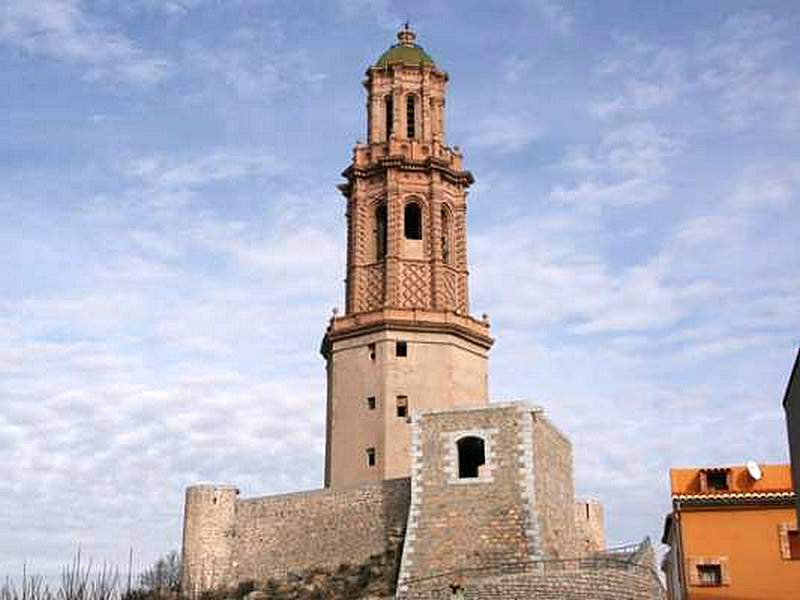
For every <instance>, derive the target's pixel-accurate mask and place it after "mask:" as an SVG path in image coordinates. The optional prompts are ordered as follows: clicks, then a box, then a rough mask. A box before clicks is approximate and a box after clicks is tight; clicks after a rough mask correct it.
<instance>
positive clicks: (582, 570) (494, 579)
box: [397, 558, 666, 600]
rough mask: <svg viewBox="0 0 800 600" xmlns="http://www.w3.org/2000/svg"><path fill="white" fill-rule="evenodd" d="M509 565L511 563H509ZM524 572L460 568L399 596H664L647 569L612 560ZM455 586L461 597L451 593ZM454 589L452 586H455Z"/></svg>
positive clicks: (433, 599) (580, 599)
mask: <svg viewBox="0 0 800 600" xmlns="http://www.w3.org/2000/svg"><path fill="white" fill-rule="evenodd" d="M509 568H511V567H509ZM524 569H525V571H524V572H520V573H514V574H507V575H490V574H486V576H481V574H480V573H475V572H473V573H469V572H464V571H462V572H459V573H452V574H447V575H440V576H436V577H435V578H431V579H429V580H422V579H421V580H419V581H415V582H408V589H407V590H405V591H404V592H403V593H402V594H398V596H397V598H398V599H399V600H452V599H453V598H458V597H461V598H464V599H465V600H473V599H475V600H478V599H480V600H493V599H497V600H501V599H502V600H523V599H524V600H665V599H666V594H665V592H664V588H663V586H662V584H661V581H660V579H659V578H658V575H657V574H656V573H655V571H654V570H653V569H651V568H649V567H646V566H643V565H638V564H633V563H628V562H623V561H616V560H613V559H591V558H589V559H566V560H553V561H540V562H537V563H535V564H534V565H531V566H525V567H524ZM453 586H458V588H460V590H461V596H459V595H457V594H454V587H453ZM458 588H455V589H458Z"/></svg>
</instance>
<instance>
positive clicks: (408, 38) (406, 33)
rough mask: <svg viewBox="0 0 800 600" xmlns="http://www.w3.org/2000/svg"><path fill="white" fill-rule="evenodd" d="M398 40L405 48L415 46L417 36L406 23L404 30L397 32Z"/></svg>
mask: <svg viewBox="0 0 800 600" xmlns="http://www.w3.org/2000/svg"><path fill="white" fill-rule="evenodd" d="M397 39H398V40H400V44H401V45H403V46H414V45H415V44H414V41H415V40H416V39H417V34H416V33H414V31H413V30H412V29H411V26H410V25H409V24H408V21H406V23H405V25H403V28H402V29H401V30H400V31H398V32H397Z"/></svg>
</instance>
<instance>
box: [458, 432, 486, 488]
mask: <svg viewBox="0 0 800 600" xmlns="http://www.w3.org/2000/svg"><path fill="white" fill-rule="evenodd" d="M456 446H457V447H458V478H459V479H476V478H478V477H480V472H481V467H482V466H483V465H485V464H486V450H485V448H484V443H483V440H482V439H481V438H479V437H475V436H468V437H465V438H461V439H460V440H458V442H456Z"/></svg>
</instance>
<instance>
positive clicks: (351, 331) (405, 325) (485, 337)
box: [320, 308, 494, 357]
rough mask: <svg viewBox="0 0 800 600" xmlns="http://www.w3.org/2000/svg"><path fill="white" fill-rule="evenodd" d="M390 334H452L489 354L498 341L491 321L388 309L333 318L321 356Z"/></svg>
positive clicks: (442, 313)
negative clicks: (340, 345)
mask: <svg viewBox="0 0 800 600" xmlns="http://www.w3.org/2000/svg"><path fill="white" fill-rule="evenodd" d="M388 330H391V331H415V332H423V333H424V332H436V333H449V334H452V335H455V336H457V337H460V338H462V339H465V340H467V341H469V342H472V343H474V344H477V345H478V346H480V347H481V348H484V349H485V350H489V349H490V348H491V347H492V344H494V338H493V337H492V336H491V335H489V321H488V319H487V318H484V319H482V320H479V319H475V318H473V317H471V316H469V315H461V314H457V313H454V312H446V311H427V310H403V309H392V308H387V309H384V310H376V311H372V312H368V313H358V314H353V315H345V316H342V317H333V318H331V320H330V323H329V324H328V328H327V330H326V331H325V337H324V338H323V339H322V344H321V346H320V352H321V353H322V355H323V356H325V357H327V356H328V355H329V353H330V349H331V345H332V343H333V342H335V341H339V340H343V339H347V338H351V337H358V336H362V335H365V334H368V333H375V332H379V331H388Z"/></svg>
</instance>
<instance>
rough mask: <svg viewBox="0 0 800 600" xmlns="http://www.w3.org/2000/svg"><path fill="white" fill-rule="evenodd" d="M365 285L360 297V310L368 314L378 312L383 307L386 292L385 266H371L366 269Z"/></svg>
mask: <svg viewBox="0 0 800 600" xmlns="http://www.w3.org/2000/svg"><path fill="white" fill-rule="evenodd" d="M364 272H365V275H366V276H365V278H364V279H365V285H364V290H363V292H362V293H361V294H360V295H359V298H360V300H361V306H359V310H361V311H362V312H367V311H371V310H378V309H379V308H381V307H382V306H383V296H384V294H383V291H384V266H383V264H375V265H370V266H368V267H365V268H364Z"/></svg>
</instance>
